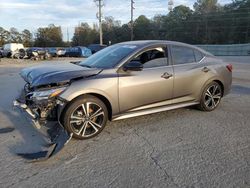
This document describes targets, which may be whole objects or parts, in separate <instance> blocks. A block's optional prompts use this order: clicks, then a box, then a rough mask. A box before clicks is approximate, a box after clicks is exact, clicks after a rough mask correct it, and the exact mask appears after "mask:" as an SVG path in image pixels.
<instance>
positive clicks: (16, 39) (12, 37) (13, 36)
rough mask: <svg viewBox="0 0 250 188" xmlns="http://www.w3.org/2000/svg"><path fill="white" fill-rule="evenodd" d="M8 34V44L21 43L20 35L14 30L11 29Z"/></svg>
mask: <svg viewBox="0 0 250 188" xmlns="http://www.w3.org/2000/svg"><path fill="white" fill-rule="evenodd" d="M9 33H10V42H14V43H21V42H22V37H21V34H20V33H19V32H18V30H17V29H16V28H14V27H11V28H10V31H9Z"/></svg>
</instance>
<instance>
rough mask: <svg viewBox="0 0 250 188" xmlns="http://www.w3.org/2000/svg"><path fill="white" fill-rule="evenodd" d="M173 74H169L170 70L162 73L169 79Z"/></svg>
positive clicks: (163, 76)
mask: <svg viewBox="0 0 250 188" xmlns="http://www.w3.org/2000/svg"><path fill="white" fill-rule="evenodd" d="M172 76H173V75H172V74H169V73H168V72H165V73H164V74H163V75H161V77H162V78H165V79H169V78H171V77H172Z"/></svg>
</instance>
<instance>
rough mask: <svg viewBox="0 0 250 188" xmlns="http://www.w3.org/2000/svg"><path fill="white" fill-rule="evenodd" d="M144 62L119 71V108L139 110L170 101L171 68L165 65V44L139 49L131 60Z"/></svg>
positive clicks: (171, 94)
mask: <svg viewBox="0 0 250 188" xmlns="http://www.w3.org/2000/svg"><path fill="white" fill-rule="evenodd" d="M132 61H137V62H138V61H139V62H140V63H142V64H143V69H142V70H141V71H122V72H120V73H119V105H120V111H121V112H126V111H129V110H131V111H133V110H142V109H147V108H151V107H156V106H159V105H167V104H171V99H172V97H173V69H172V66H169V65H168V52H167V48H166V46H159V47H152V48H147V49H145V50H142V51H141V52H139V53H138V54H137V55H135V56H134V57H133V58H131V61H129V62H128V63H130V62H132Z"/></svg>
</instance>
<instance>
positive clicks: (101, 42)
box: [94, 0, 103, 45]
mask: <svg viewBox="0 0 250 188" xmlns="http://www.w3.org/2000/svg"><path fill="white" fill-rule="evenodd" d="M94 2H96V4H97V6H98V8H99V11H98V13H97V14H96V16H97V18H98V19H99V32H100V45H102V44H103V39H102V7H103V3H102V0H94Z"/></svg>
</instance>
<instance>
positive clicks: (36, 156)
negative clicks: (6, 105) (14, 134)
mask: <svg viewBox="0 0 250 188" xmlns="http://www.w3.org/2000/svg"><path fill="white" fill-rule="evenodd" d="M67 87H68V85H67V84H62V85H56V86H55V85H54V86H53V85H48V86H45V87H39V88H31V87H30V84H29V83H27V84H26V85H25V87H24V89H23V90H22V92H21V93H20V96H19V97H18V98H17V99H16V100H15V101H13V106H14V107H16V108H18V109H20V111H21V113H24V115H25V116H26V117H28V119H30V120H31V121H32V123H33V124H34V125H35V127H36V128H38V129H41V128H42V129H45V130H46V132H47V135H48V137H49V139H50V144H49V145H48V148H47V149H46V150H45V151H41V152H37V153H19V154H18V155H19V156H21V157H23V158H25V159H28V160H32V161H40V160H45V159H48V158H49V157H51V156H53V155H55V154H56V153H58V152H59V151H60V150H61V149H62V148H63V147H64V146H65V145H66V144H67V143H68V141H69V140H70V139H71V137H72V134H69V133H68V132H67V131H66V130H65V129H64V128H63V126H62V125H61V123H60V120H59V117H60V114H61V113H62V109H63V108H64V107H65V105H66V102H65V101H63V100H62V99H60V97H59V95H60V94H61V93H62V92H63V91H64V90H65V89H66V88H67Z"/></svg>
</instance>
